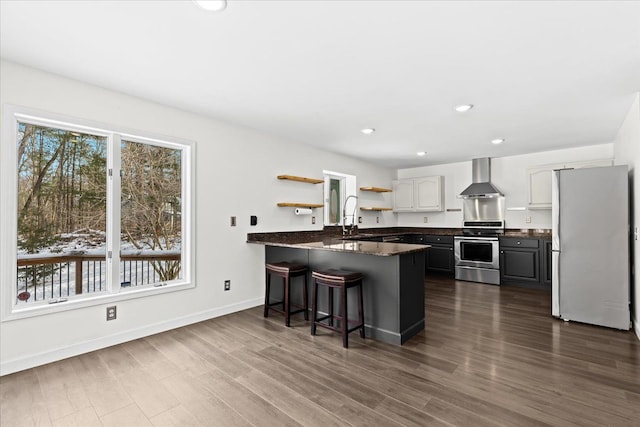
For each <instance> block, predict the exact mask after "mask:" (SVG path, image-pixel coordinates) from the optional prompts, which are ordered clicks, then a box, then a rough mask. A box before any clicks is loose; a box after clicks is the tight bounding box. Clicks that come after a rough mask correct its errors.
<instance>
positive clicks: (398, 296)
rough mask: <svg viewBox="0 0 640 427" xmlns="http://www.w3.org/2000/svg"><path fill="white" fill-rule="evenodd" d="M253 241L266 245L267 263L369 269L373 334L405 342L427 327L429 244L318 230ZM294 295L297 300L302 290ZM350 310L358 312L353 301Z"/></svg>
mask: <svg viewBox="0 0 640 427" xmlns="http://www.w3.org/2000/svg"><path fill="white" fill-rule="evenodd" d="M247 242H248V243H255V244H262V245H265V246H266V248H265V262H266V263H269V262H278V261H289V262H295V263H300V264H305V265H308V266H309V269H310V271H311V270H322V269H328V268H338V269H345V270H352V271H358V272H361V273H363V274H364V280H363V293H364V295H363V298H364V312H365V313H364V315H365V329H366V336H367V338H374V339H377V340H380V341H384V342H386V343H389V344H395V345H401V344H403V343H404V342H406V341H407V340H408V339H410V338H411V337H413V336H414V335H416V334H417V333H419V332H420V331H422V330H423V329H424V321H425V320H424V319H425V305H424V272H425V250H427V249H428V248H429V247H430V246H428V245H416V244H406V243H391V242H371V241H362V240H357V237H355V238H351V239H349V240H343V239H341V238H339V237H338V236H335V235H334V236H331V235H328V234H326V233H314V232H300V233H251V234H249V235H248V236H247ZM309 285H311V280H309ZM276 288H279V287H277V286H276ZM292 292H293V290H292ZM292 298H293V299H294V300H297V299H299V295H295V294H294V295H292ZM318 298H319V301H318V306H319V308H320V310H321V311H323V310H326V307H327V300H326V298H327V296H326V295H323V293H320V294H319V295H318ZM351 302H355V301H350V303H351ZM349 312H350V313H354V312H355V307H351V304H350V305H349Z"/></svg>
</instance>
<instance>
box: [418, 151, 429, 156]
mask: <svg viewBox="0 0 640 427" xmlns="http://www.w3.org/2000/svg"><path fill="white" fill-rule="evenodd" d="M416 154H417V155H418V156H424V155H426V154H427V152H426V151H418V152H417V153H416Z"/></svg>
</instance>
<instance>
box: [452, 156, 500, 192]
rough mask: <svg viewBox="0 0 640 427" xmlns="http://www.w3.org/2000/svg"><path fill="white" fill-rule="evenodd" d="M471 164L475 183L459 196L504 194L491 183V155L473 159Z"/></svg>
mask: <svg viewBox="0 0 640 427" xmlns="http://www.w3.org/2000/svg"><path fill="white" fill-rule="evenodd" d="M471 165H472V166H471V167H472V169H471V170H472V174H473V181H472V182H473V183H472V184H471V185H470V186H468V187H467V188H466V189H465V190H464V191H463V192H462V193H460V196H459V197H462V198H463V199H467V198H472V197H478V198H479V197H499V196H504V194H502V192H500V190H498V189H497V188H496V187H495V186H494V185H493V184H492V183H491V159H490V158H489V157H483V158H481V159H473V160H472V161H471Z"/></svg>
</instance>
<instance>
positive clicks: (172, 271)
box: [17, 251, 181, 301]
mask: <svg viewBox="0 0 640 427" xmlns="http://www.w3.org/2000/svg"><path fill="white" fill-rule="evenodd" d="M180 259H181V254H180V252H179V251H147V252H136V253H123V254H121V255H120V286H123V287H128V286H142V285H147V284H153V283H162V282H165V281H167V280H172V279H175V278H177V277H178V274H179V271H180ZM17 264H18V280H17V295H18V299H19V300H22V301H29V300H31V301H41V300H47V299H52V298H64V297H68V296H72V295H80V294H83V293H91V292H101V291H104V290H106V275H107V269H106V255H105V254H47V255H26V256H19V257H18V263H17Z"/></svg>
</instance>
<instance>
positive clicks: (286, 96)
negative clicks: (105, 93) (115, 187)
mask: <svg viewBox="0 0 640 427" xmlns="http://www.w3.org/2000/svg"><path fill="white" fill-rule="evenodd" d="M0 7H1V9H0V16H1V18H0V19H1V21H0V54H1V56H2V58H4V59H7V60H10V61H14V62H18V63H22V64H26V65H29V66H32V67H36V68H40V69H43V70H47V71H50V72H53V73H57V74H61V75H64V76H68V77H71V78H74V79H77V80H81V81H85V82H89V83H93V84H96V85H99V86H102V87H105V88H110V89H114V90H117V91H121V92H125V93H128V94H132V95H135V96H139V97H142V98H146V99H150V100H153V101H156V102H159V103H163V104H167V105H171V106H175V107H178V108H181V109H184V110H188V111H193V112H197V113H200V114H204V115H207V116H210V117H214V118H217V119H221V120H224V121H228V122H232V123H237V124H240V125H245V126H249V127H251V128H254V129H258V130H260V131H263V132H267V133H271V134H275V135H278V136H281V137H283V138H286V139H287V140H290V141H294V142H296V143H300V144H311V145H315V146H318V147H321V148H323V149H326V150H331V151H336V152H340V153H344V154H347V155H350V156H355V157H359V158H362V159H365V160H367V161H371V162H375V163H379V164H382V165H385V166H388V167H393V168H401V167H412V166H420V165H429V164H438V163H448V162H454V161H463V160H469V159H471V158H475V157H484V156H489V157H502V156H507V155H515V154H523V153H528V152H535V151H544V150H550V149H556V148H562V147H572V146H581V145H590V144H599V143H605V142H611V141H612V140H613V138H614V137H615V134H616V132H617V130H618V128H619V127H620V124H621V123H622V121H623V119H624V117H625V114H626V113H627V111H628V109H629V107H630V105H631V103H632V100H633V93H634V92H637V91H638V90H640V2H631V1H627V2H625V1H623V2H613V1H608V2H592V1H586V2H580V1H570V2H547V1H543V2H504V1H499V2H462V1H455V2H435V1H429V2H427V1H380V0H378V1H331V0H329V1H266V0H264V1H236V0H231V1H230V2H229V5H228V7H227V9H226V10H225V11H224V12H222V13H212V12H205V11H202V10H200V9H199V8H197V7H196V6H195V5H194V4H193V3H192V2H191V1H42V2H37V1H4V0H3V1H2V2H1V6H0ZM461 103H473V104H475V105H476V107H475V108H474V109H473V110H471V111H470V112H468V113H466V114H460V113H456V112H455V111H453V107H454V106H455V105H457V104H461ZM364 127H374V128H375V129H376V130H377V131H376V132H375V133H374V134H372V135H369V136H366V135H363V134H361V133H360V129H361V128H364ZM178 136H179V135H178ZM496 137H502V138H506V140H507V142H505V143H504V144H502V145H500V146H496V145H492V144H490V142H489V141H490V140H491V139H493V138H496ZM417 151H427V152H428V154H427V156H425V157H417V156H416V154H415V153H416V152H417Z"/></svg>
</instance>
